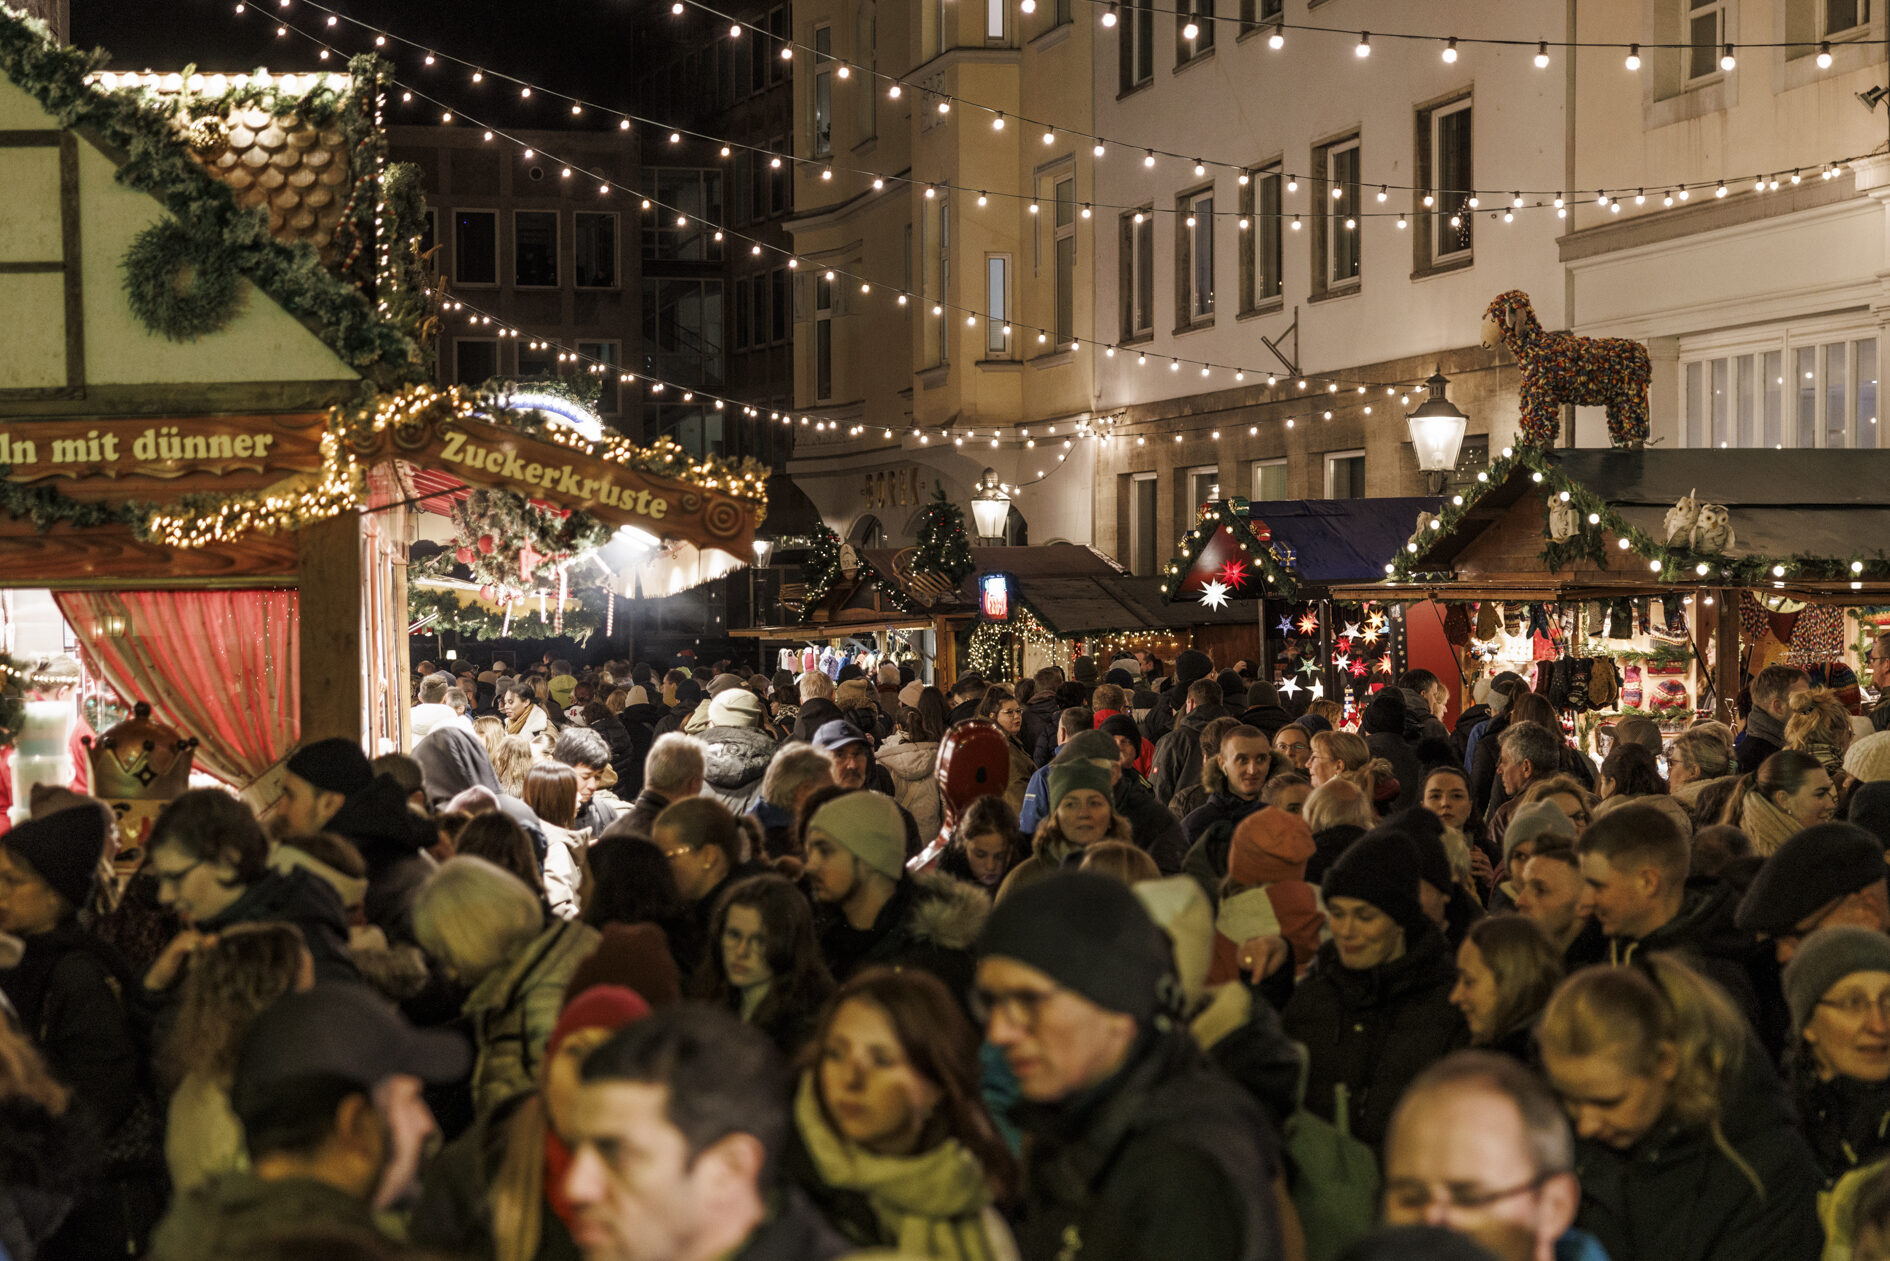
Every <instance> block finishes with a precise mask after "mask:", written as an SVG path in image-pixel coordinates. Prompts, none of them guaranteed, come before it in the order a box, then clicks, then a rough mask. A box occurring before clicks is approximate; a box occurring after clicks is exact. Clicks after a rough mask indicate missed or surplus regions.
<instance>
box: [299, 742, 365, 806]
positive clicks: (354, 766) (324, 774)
mask: <svg viewBox="0 0 1890 1261" xmlns="http://www.w3.org/2000/svg"><path fill="white" fill-rule="evenodd" d="M284 769H286V770H287V771H288V772H289V774H291V775H294V776H296V777H298V778H300V779H305V780H307V781H308V782H309V783H311V784H313V785H315V787H317V788H319V789H321V790H322V791H323V792H330V793H340V794H341V795H342V796H344V797H352V796H354V794H356V793H358V792H360V791H361V790H362V789H363V788H366V787H367V786H368V785H369V784H371V783H373V782H374V767H373V765H372V764H371V763H369V761H368V758H367V754H365V753H363V752H361V746H360V745H358V744H356V743H355V742H354V741H352V740H346V739H343V738H342V737H340V736H332V737H330V738H329V739H327V740H317V741H316V742H315V743H313V744H309V745H304V746H303V747H301V748H299V749H297V750H296V751H295V752H294V753H293V754H291V755H290V757H289V760H288V762H287V763H286V765H285V768H284Z"/></svg>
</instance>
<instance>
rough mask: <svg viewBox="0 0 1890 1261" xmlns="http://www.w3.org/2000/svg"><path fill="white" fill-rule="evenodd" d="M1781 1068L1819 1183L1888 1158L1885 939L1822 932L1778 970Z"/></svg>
mask: <svg viewBox="0 0 1890 1261" xmlns="http://www.w3.org/2000/svg"><path fill="white" fill-rule="evenodd" d="M1785 1001H1786V1004H1787V1006H1789V1007H1790V1009H1791V1013H1792V1034H1793V1036H1792V1041H1791V1049H1790V1052H1789V1054H1788V1057H1787V1061H1786V1067H1787V1069H1788V1071H1789V1073H1790V1076H1791V1083H1792V1093H1793V1094H1794V1095H1795V1096H1796V1098H1797V1102H1798V1113H1799V1117H1800V1119H1801V1120H1802V1121H1803V1122H1804V1126H1805V1137H1806V1139H1807V1140H1808V1141H1809V1142H1810V1143H1811V1150H1812V1152H1813V1154H1814V1155H1816V1156H1817V1158H1818V1165H1819V1167H1820V1168H1821V1169H1823V1170H1824V1174H1825V1177H1826V1178H1837V1177H1839V1176H1840V1175H1842V1174H1844V1173H1847V1172H1848V1171H1850V1170H1852V1169H1855V1168H1857V1167H1858V1166H1860V1165H1866V1164H1870V1163H1872V1162H1874V1161H1879V1160H1882V1159H1883V1158H1884V1157H1885V1156H1890V1018H1887V1017H1890V936H1885V935H1884V934H1883V933H1880V932H1875V931H1873V930H1871V929H1868V928H1857V927H1850V926H1845V927H1834V928H1821V929H1819V930H1818V931H1817V932H1815V933H1812V934H1811V935H1810V936H1809V937H1807V938H1805V940H1804V942H1803V943H1802V944H1801V945H1800V946H1799V947H1798V951H1797V953H1795V954H1794V955H1793V956H1792V961H1791V962H1790V963H1789V964H1787V965H1786V966H1785Z"/></svg>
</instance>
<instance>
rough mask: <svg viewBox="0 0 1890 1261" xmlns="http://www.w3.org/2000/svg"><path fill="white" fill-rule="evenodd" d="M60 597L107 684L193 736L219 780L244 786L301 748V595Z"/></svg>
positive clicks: (238, 593) (77, 594)
mask: <svg viewBox="0 0 1890 1261" xmlns="http://www.w3.org/2000/svg"><path fill="white" fill-rule="evenodd" d="M54 599H56V600H57V601H58V602H59V612H60V613H61V614H62V615H63V616H64V617H65V619H66V621H67V623H68V624H70V625H71V627H72V629H73V630H74V631H75V632H76V633H77V634H78V637H79V642H80V643H81V644H83V645H84V646H85V652H86V655H87V656H89V657H90V658H91V659H92V660H93V661H94V662H96V663H97V664H98V668H99V673H100V674H102V675H104V677H105V681H106V682H108V683H110V684H111V685H112V688H113V689H114V690H115V691H116V692H117V693H118V694H119V695H120V696H121V697H123V698H125V699H126V700H127V701H148V702H150V705H151V712H152V714H153V715H154V716H155V717H156V718H157V719H158V720H159V721H160V722H161V723H163V724H164V725H165V726H168V727H174V728H176V729H177V730H178V731H179V732H181V733H183V734H184V735H187V736H195V737H196V738H197V739H198V740H199V741H200V742H201V743H200V744H199V745H198V748H197V761H198V762H199V763H200V764H201V765H202V766H203V767H204V769H205V770H208V771H209V772H210V773H211V774H213V775H215V776H216V777H217V778H219V779H221V780H224V781H225V782H226V783H230V784H234V785H235V786H237V787H238V788H243V787H246V786H248V785H249V784H250V783H252V782H253V781H255V780H256V779H257V778H259V777H260V776H262V775H263V773H264V772H266V771H268V770H269V768H270V767H272V766H274V765H275V764H276V763H277V762H278V761H280V760H281V759H282V758H284V757H286V756H288V753H289V751H290V750H291V749H293V748H294V747H295V741H296V738H297V735H298V734H299V732H300V721H301V720H300V714H301V688H300V675H299V673H298V668H299V661H300V627H299V621H298V617H297V610H298V607H299V605H298V600H297V594H296V592H294V591H285V590H249V591H240V590H239V591H59V592H55V593H54ZM231 698H235V699H237V700H239V701H240V703H237V704H231V703H229V701H230V700H231Z"/></svg>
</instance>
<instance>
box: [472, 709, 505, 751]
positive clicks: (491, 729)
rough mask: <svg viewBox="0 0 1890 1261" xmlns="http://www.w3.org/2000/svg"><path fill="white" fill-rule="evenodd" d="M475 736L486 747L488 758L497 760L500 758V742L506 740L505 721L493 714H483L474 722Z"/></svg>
mask: <svg viewBox="0 0 1890 1261" xmlns="http://www.w3.org/2000/svg"><path fill="white" fill-rule="evenodd" d="M472 727H473V734H474V735H475V736H478V737H479V743H481V744H483V745H485V746H486V757H487V758H488V759H489V760H490V759H495V758H497V757H498V756H499V742H500V741H501V740H504V739H505V719H503V718H499V717H497V716H495V715H492V714H481V715H480V716H479V717H477V718H475V719H473V720H472Z"/></svg>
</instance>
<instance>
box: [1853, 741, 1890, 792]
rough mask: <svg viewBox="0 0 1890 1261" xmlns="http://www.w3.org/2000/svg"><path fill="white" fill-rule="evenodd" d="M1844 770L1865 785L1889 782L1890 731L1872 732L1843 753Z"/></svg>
mask: <svg viewBox="0 0 1890 1261" xmlns="http://www.w3.org/2000/svg"><path fill="white" fill-rule="evenodd" d="M1844 769H1845V770H1846V771H1847V772H1849V774H1850V775H1851V777H1852V778H1853V779H1856V780H1857V781H1859V782H1860V783H1865V784H1881V783H1884V782H1885V781H1890V731H1873V732H1871V733H1870V734H1869V735H1867V736H1865V737H1864V738H1863V739H1861V740H1858V741H1855V742H1854V743H1852V745H1851V747H1850V748H1848V749H1846V750H1845V751H1844Z"/></svg>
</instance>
